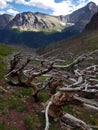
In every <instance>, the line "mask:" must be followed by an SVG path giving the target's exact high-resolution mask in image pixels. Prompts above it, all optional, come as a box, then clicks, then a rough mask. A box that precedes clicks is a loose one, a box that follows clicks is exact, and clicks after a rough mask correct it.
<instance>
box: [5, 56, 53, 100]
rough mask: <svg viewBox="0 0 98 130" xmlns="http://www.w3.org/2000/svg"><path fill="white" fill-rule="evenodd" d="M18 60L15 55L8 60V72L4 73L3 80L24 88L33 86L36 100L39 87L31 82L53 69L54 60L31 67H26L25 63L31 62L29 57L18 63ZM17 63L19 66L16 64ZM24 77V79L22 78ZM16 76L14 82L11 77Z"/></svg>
mask: <svg viewBox="0 0 98 130" xmlns="http://www.w3.org/2000/svg"><path fill="white" fill-rule="evenodd" d="M19 61H20V60H19V59H18V57H17V58H16V56H15V57H14V58H13V60H12V61H11V62H10V69H9V72H8V73H7V74H6V75H5V80H6V82H7V83H9V84H10V85H13V86H19V87H26V88H33V90H34V94H33V97H34V99H35V100H36V101H37V100H38V92H39V91H40V90H41V89H38V87H37V85H36V84H35V83H34V82H33V80H34V79H35V78H36V77H39V76H41V75H43V74H46V73H48V72H50V71H51V70H52V69H54V66H53V65H54V62H52V63H49V64H46V65H43V64H42V63H41V66H39V67H36V68H34V67H32V68H31V69H28V68H26V67H27V65H28V64H29V63H30V62H31V59H27V61H26V62H25V63H23V64H21V65H20V62H19ZM18 64H19V66H18ZM24 77H26V79H25V80H24ZM11 78H16V80H17V82H14V81H13V79H11Z"/></svg>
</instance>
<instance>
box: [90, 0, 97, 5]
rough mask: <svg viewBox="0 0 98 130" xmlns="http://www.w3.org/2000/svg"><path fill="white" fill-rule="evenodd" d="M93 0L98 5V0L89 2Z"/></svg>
mask: <svg viewBox="0 0 98 130" xmlns="http://www.w3.org/2000/svg"><path fill="white" fill-rule="evenodd" d="M90 1H92V2H94V3H96V4H97V5H98V0H89V2H90Z"/></svg>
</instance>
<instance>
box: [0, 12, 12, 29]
mask: <svg viewBox="0 0 98 130" xmlns="http://www.w3.org/2000/svg"><path fill="white" fill-rule="evenodd" d="M12 19H13V16H11V15H9V14H3V15H0V29H4V28H5V27H6V26H7V25H8V24H9V22H10V21H11V20H12Z"/></svg>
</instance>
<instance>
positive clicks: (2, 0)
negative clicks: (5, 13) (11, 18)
mask: <svg viewBox="0 0 98 130" xmlns="http://www.w3.org/2000/svg"><path fill="white" fill-rule="evenodd" d="M11 2H13V0H0V9H5V8H7V7H8V6H9V5H10V4H9V3H11Z"/></svg>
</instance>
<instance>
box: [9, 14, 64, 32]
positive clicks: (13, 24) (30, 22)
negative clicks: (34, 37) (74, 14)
mask: <svg viewBox="0 0 98 130" xmlns="http://www.w3.org/2000/svg"><path fill="white" fill-rule="evenodd" d="M64 27H65V25H62V23H61V22H60V21H59V20H58V18H57V17H55V16H51V15H47V14H42V13H40V12H37V13H32V12H23V13H20V14H17V15H16V16H15V17H14V18H13V19H12V21H10V22H9V24H8V25H7V28H16V29H19V30H21V31H35V32H38V31H47V32H48V31H61V30H62V29H63V28H64Z"/></svg>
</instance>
